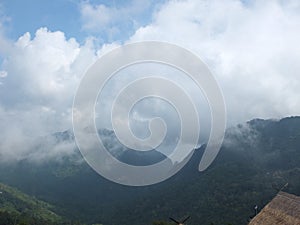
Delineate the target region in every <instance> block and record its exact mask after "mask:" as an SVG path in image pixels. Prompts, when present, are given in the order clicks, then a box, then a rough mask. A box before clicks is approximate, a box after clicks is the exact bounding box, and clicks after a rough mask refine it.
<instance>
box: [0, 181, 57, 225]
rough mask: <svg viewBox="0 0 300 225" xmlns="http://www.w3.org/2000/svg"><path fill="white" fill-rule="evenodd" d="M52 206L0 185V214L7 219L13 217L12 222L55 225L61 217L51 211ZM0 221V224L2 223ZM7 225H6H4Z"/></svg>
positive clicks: (0, 220)
mask: <svg viewBox="0 0 300 225" xmlns="http://www.w3.org/2000/svg"><path fill="white" fill-rule="evenodd" d="M53 209H54V207H53V206H51V205H50V204H48V203H46V202H44V201H40V200H38V199H36V198H33V197H30V196H28V195H26V194H24V193H22V192H21V191H19V190H17V189H15V188H12V187H10V186H7V185H4V184H2V183H0V212H1V216H2V217H3V216H4V215H6V217H7V219H8V218H11V217H13V220H14V222H18V223H23V224H38V223H43V224H57V223H61V222H62V221H63V220H62V217H60V216H58V215H57V214H56V213H54V212H53V211H52V210H53ZM3 219H4V218H2V219H0V223H2V222H3ZM6 225H7V224H6Z"/></svg>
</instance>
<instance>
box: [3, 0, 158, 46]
mask: <svg viewBox="0 0 300 225" xmlns="http://www.w3.org/2000/svg"><path fill="white" fill-rule="evenodd" d="M135 2H136V1H122V0H114V1H103V0H93V1H81V0H52V1H40V0H26V1H18V0H4V1H2V2H1V5H2V14H3V16H5V17H7V21H6V23H5V25H6V34H7V36H8V37H10V38H12V39H17V38H18V37H20V36H21V35H23V34H24V33H26V32H30V33H31V34H34V33H35V31H36V30H37V29H39V28H40V27H47V28H48V29H49V30H51V31H57V30H60V31H63V32H64V33H65V35H66V37H67V38H70V37H75V38H76V39H77V40H78V41H79V42H81V43H82V42H83V41H84V39H85V38H86V37H88V36H91V35H92V36H96V37H97V38H99V39H100V41H101V42H108V41H116V40H119V41H122V40H124V39H126V38H128V37H129V36H130V35H132V34H133V32H134V25H133V23H134V22H133V20H134V21H135V22H137V23H138V26H142V25H146V24H147V23H149V22H150V21H151V15H152V11H153V9H154V5H156V6H157V5H159V4H160V2H159V1H156V3H155V4H154V3H153V2H152V3H151V2H150V1H148V2H147V1H140V2H142V4H143V5H144V6H145V8H143V9H141V10H142V11H141V12H134V10H132V11H130V12H129V15H128V17H125V18H124V15H120V17H123V18H122V19H121V20H117V24H116V23H115V22H113V25H114V26H117V27H118V28H119V29H120V30H121V32H120V33H117V34H116V35H115V36H114V37H111V36H110V35H109V31H108V30H106V29H105V30H103V28H99V29H98V30H97V29H93V30H92V29H85V28H84V22H85V21H84V18H83V16H84V15H82V7H83V6H84V5H87V4H88V5H90V6H98V5H104V6H106V7H107V8H111V9H116V10H119V9H122V8H126V7H127V8H130V7H131V5H132V4H136V3H135ZM146 2H147V3H146ZM142 4H141V5H142ZM137 11H138V9H137ZM109 25H112V24H109Z"/></svg>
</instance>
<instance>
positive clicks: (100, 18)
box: [80, 0, 159, 40]
mask: <svg viewBox="0 0 300 225" xmlns="http://www.w3.org/2000/svg"><path fill="white" fill-rule="evenodd" d="M158 3H159V2H156V4H158ZM153 5H154V2H151V1H147V0H142V1H141V0H131V1H129V2H127V3H126V4H124V3H123V4H122V3H121V5H120V4H118V5H117V4H115V3H114V2H111V5H105V4H91V3H90V2H88V1H86V2H82V3H81V5H80V12H81V19H82V28H83V30H85V31H88V32H92V33H93V34H101V37H102V38H103V39H105V38H108V39H109V40H117V39H118V38H122V39H124V38H125V39H126V38H127V37H128V36H130V35H131V34H132V33H133V32H134V30H135V29H137V28H138V27H139V26H141V25H143V24H145V21H146V20H147V19H148V17H150V16H151V8H152V7H153Z"/></svg>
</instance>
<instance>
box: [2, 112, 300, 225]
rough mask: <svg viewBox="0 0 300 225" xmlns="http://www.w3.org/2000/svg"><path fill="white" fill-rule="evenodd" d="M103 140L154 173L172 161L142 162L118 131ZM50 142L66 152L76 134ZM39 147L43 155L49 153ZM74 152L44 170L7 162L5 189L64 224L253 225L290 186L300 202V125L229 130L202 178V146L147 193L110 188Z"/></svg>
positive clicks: (262, 123) (294, 120)
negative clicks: (258, 212)
mask: <svg viewBox="0 0 300 225" xmlns="http://www.w3.org/2000/svg"><path fill="white" fill-rule="evenodd" d="M101 135H102V137H103V139H104V142H105V145H107V146H111V149H112V150H111V152H112V154H113V155H114V156H115V157H117V158H119V159H120V160H121V161H124V162H127V163H130V164H133V165H148V164H152V163H155V162H157V161H160V160H162V159H164V158H165V156H164V155H163V154H161V153H159V152H157V151H155V150H153V151H151V152H150V153H148V154H141V153H137V152H136V151H133V150H130V149H126V148H124V147H122V146H120V145H116V143H115V142H116V139H115V137H114V134H113V132H111V131H108V130H103V131H100V136H101ZM46 139H47V137H46V138H45V139H44V141H45V142H46V141H47V140H46ZM50 139H51V141H53V140H54V143H56V144H57V145H59V146H60V147H59V148H61V147H62V146H69V145H68V144H70V143H73V142H74V136H73V135H72V133H71V132H69V131H66V132H61V133H56V134H54V135H52V137H51V138H50ZM40 143H41V145H39V146H37V148H40V149H41V150H43V141H40ZM47 146H48V145H47ZM69 147H70V146H69ZM59 148H58V149H59ZM73 148H74V149H75V150H74V149H73V151H72V152H71V151H68V154H65V155H60V157H59V159H58V158H57V157H52V158H48V159H43V160H41V161H40V162H39V163H38V162H35V161H38V160H32V159H29V158H24V159H22V160H19V161H15V162H11V161H9V162H6V161H3V162H1V165H0V181H1V182H2V183H6V184H9V185H11V186H14V187H17V188H18V189H19V190H21V191H23V192H25V193H26V194H28V195H31V196H35V197H36V198H39V199H42V200H43V201H46V202H49V203H50V204H51V205H53V206H54V207H55V208H54V212H55V213H57V214H58V215H61V216H63V217H65V218H69V219H72V220H80V221H82V222H85V223H88V224H91V223H96V222H97V223H102V224H104V225H106V224H107V225H117V224H124V225H126V224H131V225H132V224H136V225H143V224H151V223H152V222H153V221H155V220H167V218H168V217H169V216H173V217H179V218H180V217H184V216H185V215H190V216H191V219H190V220H189V222H188V224H200V223H201V224H212V223H213V224H247V221H248V219H249V217H250V216H252V215H253V213H254V211H253V206H254V205H258V206H259V207H260V208H262V207H263V206H264V205H265V204H266V203H267V202H268V201H269V200H270V199H271V198H272V197H273V196H274V195H275V193H276V188H280V187H281V186H283V185H284V184H285V183H287V182H288V183H289V186H288V187H287V190H288V191H289V192H291V193H294V194H298V195H300V117H290V118H284V119H281V120H278V121H277V120H261V119H254V120H251V121H249V122H247V123H245V124H241V125H238V126H236V127H232V128H229V129H228V130H227V131H226V137H225V140H224V143H223V146H222V149H221V151H220V153H219V155H218V156H217V158H216V160H215V161H214V163H213V164H212V165H211V166H210V167H209V168H208V169H207V170H206V171H204V172H201V173H200V172H198V170H197V169H198V164H199V162H200V159H201V156H202V154H203V150H204V146H203V147H201V148H199V149H197V150H195V153H194V155H193V157H192V159H191V160H190V162H188V164H187V165H186V166H185V167H184V168H183V169H182V170H181V171H180V172H179V173H178V174H176V175H175V176H173V177H172V178H170V179H169V180H167V181H165V182H162V183H160V184H156V185H152V186H147V187H126V186H122V185H118V184H114V183H111V182H110V181H107V180H106V179H104V178H102V177H101V176H99V175H98V174H96V173H95V172H94V171H93V170H92V169H91V168H90V167H89V166H88V165H87V164H86V163H85V161H84V160H83V159H82V157H81V155H80V154H79V152H78V151H76V148H75V147H74V146H73ZM49 150H51V149H49ZM32 152H34V151H32ZM38 158H39V157H36V159H38Z"/></svg>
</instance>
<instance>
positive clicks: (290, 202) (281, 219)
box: [249, 191, 300, 225]
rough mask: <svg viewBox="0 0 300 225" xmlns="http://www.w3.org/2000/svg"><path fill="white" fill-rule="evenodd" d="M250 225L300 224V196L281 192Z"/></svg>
mask: <svg viewBox="0 0 300 225" xmlns="http://www.w3.org/2000/svg"><path fill="white" fill-rule="evenodd" d="M249 225H300V197H298V196H296V195H292V194H288V193H285V192H282V191H281V192H279V193H278V194H277V195H276V197H275V198H274V199H273V200H272V201H271V202H270V203H269V204H267V205H266V206H265V207H264V208H263V209H262V211H261V212H260V213H259V214H257V216H256V217H254V218H253V219H252V220H251V222H250V223H249Z"/></svg>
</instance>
